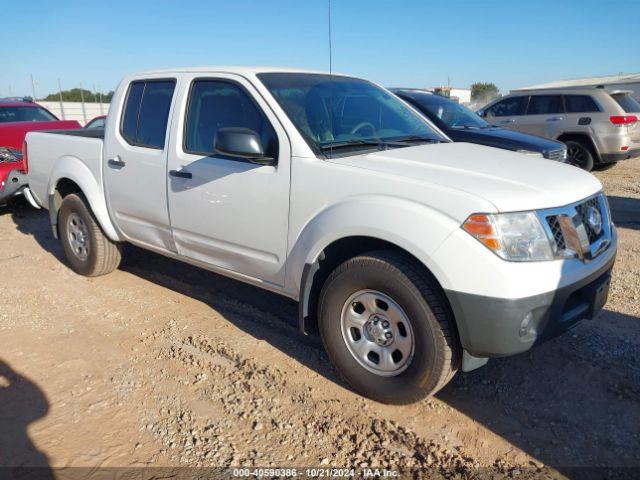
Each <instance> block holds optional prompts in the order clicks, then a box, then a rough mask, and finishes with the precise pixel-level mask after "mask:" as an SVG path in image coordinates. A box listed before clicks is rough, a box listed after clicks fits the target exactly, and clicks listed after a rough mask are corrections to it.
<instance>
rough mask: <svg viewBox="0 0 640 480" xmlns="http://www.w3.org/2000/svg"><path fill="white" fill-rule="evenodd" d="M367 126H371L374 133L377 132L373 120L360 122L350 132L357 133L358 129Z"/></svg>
mask: <svg viewBox="0 0 640 480" xmlns="http://www.w3.org/2000/svg"><path fill="white" fill-rule="evenodd" d="M365 127H369V128H370V129H371V133H372V134H375V133H376V127H375V126H374V125H373V123H371V122H360V123H359V124H357V125H356V126H355V127H353V128H352V129H351V131H350V132H349V133H350V134H351V135H353V134H355V133H357V132H358V130H361V129H362V128H365Z"/></svg>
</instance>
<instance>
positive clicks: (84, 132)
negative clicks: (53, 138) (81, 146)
mask: <svg viewBox="0 0 640 480" xmlns="http://www.w3.org/2000/svg"><path fill="white" fill-rule="evenodd" d="M42 133H53V134H59V135H71V136H73V137H86V138H100V139H102V140H104V128H76V129H68V130H43V131H42Z"/></svg>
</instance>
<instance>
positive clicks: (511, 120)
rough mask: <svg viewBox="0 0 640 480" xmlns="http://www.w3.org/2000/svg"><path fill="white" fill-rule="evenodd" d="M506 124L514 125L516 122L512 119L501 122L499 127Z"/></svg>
mask: <svg viewBox="0 0 640 480" xmlns="http://www.w3.org/2000/svg"><path fill="white" fill-rule="evenodd" d="M507 123H516V121H515V120H513V119H512V118H511V119H509V120H502V121H501V122H500V125H506V124H507Z"/></svg>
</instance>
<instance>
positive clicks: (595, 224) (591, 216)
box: [587, 206, 602, 235]
mask: <svg viewBox="0 0 640 480" xmlns="http://www.w3.org/2000/svg"><path fill="white" fill-rule="evenodd" d="M587 222H588V223H589V226H590V227H591V229H592V230H593V232H594V233H595V234H596V235H600V232H602V215H600V212H599V211H598V209H597V208H595V207H593V206H591V207H589V208H588V209H587Z"/></svg>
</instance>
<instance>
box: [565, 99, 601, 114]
mask: <svg viewBox="0 0 640 480" xmlns="http://www.w3.org/2000/svg"><path fill="white" fill-rule="evenodd" d="M564 106H565V108H566V110H567V113H588V112H599V111H600V108H599V107H598V105H597V104H596V102H595V100H593V98H591V97H590V96H589V95H565V96H564Z"/></svg>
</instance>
